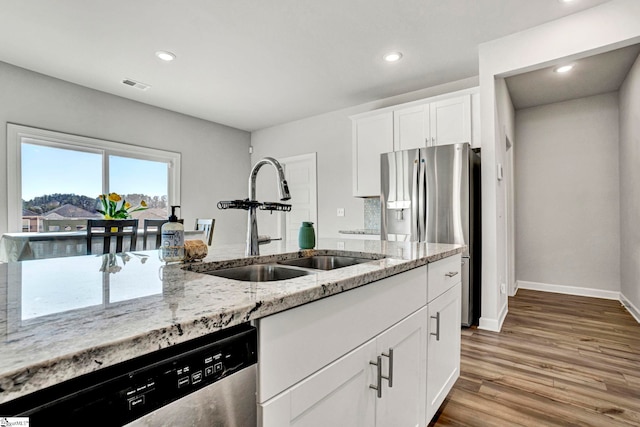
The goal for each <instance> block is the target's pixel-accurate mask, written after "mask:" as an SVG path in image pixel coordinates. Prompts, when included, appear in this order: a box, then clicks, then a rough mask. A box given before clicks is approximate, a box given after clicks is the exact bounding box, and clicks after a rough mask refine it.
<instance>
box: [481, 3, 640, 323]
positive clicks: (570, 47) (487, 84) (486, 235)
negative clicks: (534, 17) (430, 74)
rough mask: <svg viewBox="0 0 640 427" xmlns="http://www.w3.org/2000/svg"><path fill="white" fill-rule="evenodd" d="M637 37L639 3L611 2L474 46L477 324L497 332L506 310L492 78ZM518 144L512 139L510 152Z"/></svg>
mask: <svg viewBox="0 0 640 427" xmlns="http://www.w3.org/2000/svg"><path fill="white" fill-rule="evenodd" d="M639 41H640V1H637V0H612V1H610V2H607V3H604V4H602V5H600V6H596V7H593V8H591V9H587V10H585V11H582V12H579V13H576V14H574V15H570V16H567V17H565V18H562V19H558V20H556V21H553V22H549V23H547V24H544V25H540V26H537V27H534V28H531V29H529V30H526V31H523V32H520V33H516V34H512V35H510V36H507V37H503V38H501V39H497V40H494V41H491V42H488V43H483V44H481V45H480V46H479V55H480V57H479V64H480V67H479V70H480V103H481V120H482V162H483V166H482V199H483V205H482V219H483V224H482V235H483V244H482V258H483V262H482V297H483V300H482V316H481V318H480V327H481V328H483V329H489V330H495V331H498V330H500V328H501V327H502V322H503V321H504V318H505V317H506V313H507V299H506V297H504V296H503V294H501V292H500V279H501V278H500V272H501V271H504V264H505V260H504V253H506V250H505V249H504V248H503V247H502V246H504V245H506V239H501V238H499V237H500V236H504V235H505V234H506V230H505V224H504V222H503V221H499V219H498V211H497V209H498V206H500V205H504V203H506V201H505V199H504V198H505V194H506V192H505V191H501V189H500V188H499V184H498V180H497V175H496V167H497V164H498V163H499V162H501V161H502V160H503V159H504V156H505V153H504V141H502V138H501V136H502V135H501V131H500V127H499V123H498V122H499V120H498V118H497V115H498V111H497V107H496V103H497V100H496V77H498V78H500V77H506V76H508V75H514V74H517V73H521V72H525V71H531V70H534V69H538V68H543V67H546V66H550V65H554V64H557V63H559V62H561V61H563V60H567V59H577V58H581V57H586V56H591V55H594V54H596V53H601V52H605V51H609V50H613V49H617V48H620V47H624V46H629V45H631V44H635V43H638V42H639ZM517 144H518V142H517V141H515V145H516V150H517Z"/></svg>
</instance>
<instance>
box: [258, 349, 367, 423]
mask: <svg viewBox="0 0 640 427" xmlns="http://www.w3.org/2000/svg"><path fill="white" fill-rule="evenodd" d="M375 359H376V343H375V341H374V340H371V341H369V342H367V343H365V344H363V345H362V346H360V347H358V348H357V349H355V350H353V351H352V352H350V353H348V354H347V355H345V356H343V357H342V358H340V359H338V360H337V361H335V362H333V363H332V364H330V365H328V366H327V367H325V368H323V369H321V370H320V371H318V372H316V373H315V374H313V375H311V376H310V377H309V378H307V379H305V380H303V381H302V382H300V383H299V384H297V385H295V386H293V387H291V388H290V389H288V390H287V391H285V392H283V393H281V394H279V395H277V396H276V397H274V398H273V399H271V400H268V401H267V402H265V403H264V404H262V405H259V407H258V419H259V421H258V425H259V426H262V427H287V426H291V427H293V426H295V427H327V426H353V427H373V426H374V424H375V418H374V417H375V405H376V391H375V390H373V389H372V388H370V387H369V386H370V385H372V384H374V385H375V378H376V367H375V366H373V365H371V364H370V361H372V360H375Z"/></svg>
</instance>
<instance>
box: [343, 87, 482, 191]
mask: <svg viewBox="0 0 640 427" xmlns="http://www.w3.org/2000/svg"><path fill="white" fill-rule="evenodd" d="M351 119H352V121H353V195H354V196H356V197H377V196H380V154H382V153H388V152H390V151H401V150H409V149H412V148H423V147H431V146H436V145H447V144H456V143H460V142H468V143H470V144H471V146H472V147H473V148H478V147H480V95H479V93H478V91H477V89H468V90H464V91H460V92H455V93H452V94H448V95H441V96H437V97H434V98H428V99H423V100H419V101H414V102H410V103H406V104H401V105H396V106H393V107H387V108H383V109H380V110H375V111H370V112H367V113H363V114H358V115H356V116H352V117H351Z"/></svg>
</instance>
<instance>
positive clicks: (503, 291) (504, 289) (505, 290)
mask: <svg viewBox="0 0 640 427" xmlns="http://www.w3.org/2000/svg"><path fill="white" fill-rule="evenodd" d="M500 293H501V294H506V293H507V285H505V284H504V283H500Z"/></svg>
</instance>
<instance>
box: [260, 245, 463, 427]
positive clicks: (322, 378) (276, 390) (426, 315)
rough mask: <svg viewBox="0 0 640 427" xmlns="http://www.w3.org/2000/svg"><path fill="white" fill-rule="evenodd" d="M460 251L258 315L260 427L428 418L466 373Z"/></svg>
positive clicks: (391, 425) (391, 423) (409, 425)
mask: <svg viewBox="0 0 640 427" xmlns="http://www.w3.org/2000/svg"><path fill="white" fill-rule="evenodd" d="M460 267H461V258H460V255H459V254H457V255H454V256H451V257H448V258H445V259H442V260H439V261H436V262H433V263H429V264H428V265H427V266H421V267H418V268H415V269H413V270H409V271H406V272H403V273H400V274H396V275H393V276H390V277H387V278H385V279H382V280H379V281H376V282H373V283H370V284H368V285H366V286H361V287H358V288H356V289H352V290H350V291H347V292H342V293H339V294H337V295H333V296H331V297H328V298H323V299H320V300H318V301H315V302H312V303H309V304H305V305H302V306H299V307H296V308H292V309H290V310H286V311H283V312H280V313H277V314H274V315H272V316H268V317H265V318H262V319H259V321H258V322H257V325H258V335H259V345H258V346H259V356H258V361H259V365H258V372H259V375H258V393H257V399H258V414H259V417H258V419H259V422H258V425H259V426H261V427H283V426H285V427H286V426H296V427H314V426H318V427H320V426H322V427H325V426H345V427H354V426H355V427H360V426H362V427H364V426H376V427H380V426H385V427H386V426H388V427H405V426H406V427H415V426H424V425H427V424H429V422H430V421H431V418H433V415H434V414H435V413H436V411H437V409H438V407H439V406H440V405H441V404H442V402H443V401H444V399H445V397H446V396H447V394H448V393H449V391H450V390H451V387H453V384H454V383H455V381H456V379H457V378H458V377H459V375H460V310H461V295H460V290H461V283H460Z"/></svg>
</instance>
